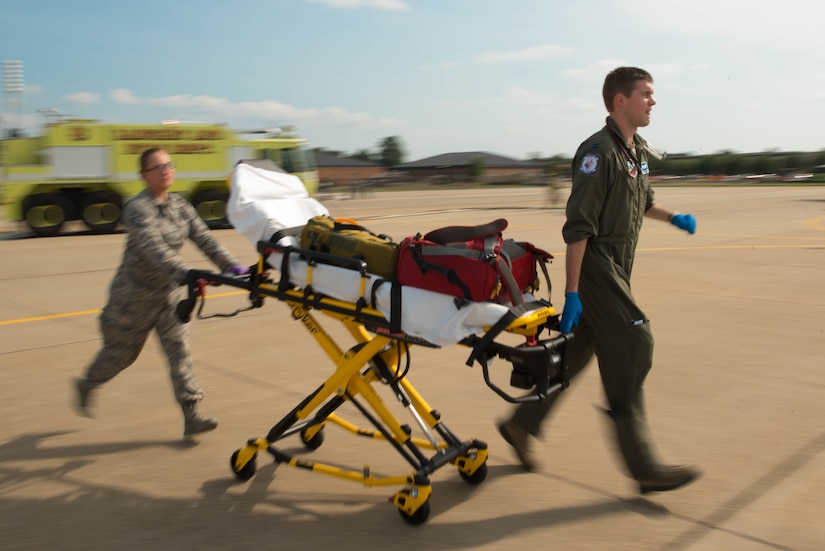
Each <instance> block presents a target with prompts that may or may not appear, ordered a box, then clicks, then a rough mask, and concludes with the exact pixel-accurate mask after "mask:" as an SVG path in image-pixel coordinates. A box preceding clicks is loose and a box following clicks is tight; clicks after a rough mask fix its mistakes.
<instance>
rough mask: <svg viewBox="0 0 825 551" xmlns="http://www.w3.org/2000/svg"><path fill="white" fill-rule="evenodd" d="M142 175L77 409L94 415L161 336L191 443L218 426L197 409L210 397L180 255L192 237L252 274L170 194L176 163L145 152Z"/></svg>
mask: <svg viewBox="0 0 825 551" xmlns="http://www.w3.org/2000/svg"><path fill="white" fill-rule="evenodd" d="M140 174H141V176H142V177H143V180H144V182H145V184H146V188H145V189H144V190H143V191H141V192H140V193H139V194H138V195H136V196H135V197H134V198H132V199H131V200H130V201H129V202H128V203H127V204H126V206H125V207H124V209H123V217H122V220H123V223H124V225H125V226H126V228H127V230H128V232H129V235H128V238H127V241H126V249H125V251H124V253H123V259H122V261H121V264H120V267H119V268H118V271H117V273H116V274H115V277H114V279H113V280H112V283H111V286H110V289H109V302H108V304H106V306H105V307H104V308H103V313H102V314H101V316H100V328H101V332H102V334H103V348H102V349H101V350H100V352H98V354H97V357H95V359H94V361H93V362H92V364H91V365H90V366H89V368H88V370H87V371H86V376H85V377H84V378H81V379H77V380H76V381H75V385H76V390H77V405H78V407H79V410H80V412H81V413H82V414H84V415H87V416H89V415H90V406H91V398H92V395H93V394H94V390H95V389H96V388H97V387H98V386H100V385H101V384H103V383H105V382H106V381H108V380H110V379H112V378H113V377H114V376H115V375H117V374H118V373H120V372H121V371H123V370H124V369H126V368H127V367H129V366H130V365H132V363H134V361H135V360H136V359H137V357H138V355H139V354H140V351H141V350H142V349H143V346H144V344H145V343H146V338H147V337H148V336H149V332H150V331H152V330H153V329H154V330H155V332H156V333H157V335H158V337H159V338H160V344H161V347H162V348H163V351H164V353H165V354H166V357H167V358H168V360H169V374H170V376H171V378H172V386H173V388H174V392H175V397H176V398H177V401H178V402H179V403H180V405H181V408H182V409H183V415H184V436H191V435H194V434H198V433H201V432H206V431H210V430H213V429H215V428H216V427H217V426H218V422H217V421H216V420H215V419H207V418H204V417H201V416H200V415H199V413H198V410H197V404H198V402H199V401H200V400H201V399H203V390H201V387H200V386H199V385H198V383H197V381H196V379H195V375H194V373H193V372H192V359H191V355H190V351H189V329H188V326H187V325H186V324H184V323H182V322H181V321H180V320H179V319H178V317H177V315H176V313H175V308H176V306H177V304H178V302H179V301H180V300H181V298H182V296H183V288H182V287H181V284H182V283H183V281H184V278H185V277H186V275H187V272H188V271H189V266H188V265H187V264H186V262H185V261H184V260H183V258H182V257H181V256H180V254H179V252H180V249H181V247H182V246H183V244H184V242H185V241H186V239H187V238H188V239H191V240H192V241H193V242H194V243H195V244H196V245H197V246H198V247H199V248H200V249H201V251H203V252H204V254H206V256H208V257H209V259H210V260H212V262H214V263H215V264H216V265H217V266H218V267H219V268H220V269H221V270H222V271H226V272H232V273H234V274H236V275H241V274H244V273H246V272H247V268H246V267H245V266H241V265H239V264H238V261H237V260H235V258H234V257H233V256H232V254H231V253H229V251H227V250H226V249H225V248H224V247H223V246H222V245H221V244H220V243H219V242H218V241H217V240H216V239H215V238H214V237H213V236H212V234H211V233H210V232H209V229H208V228H207V226H206V224H205V223H204V222H203V220H201V219H200V217H199V216H198V214H197V212H196V211H195V209H194V207H192V205H191V204H190V203H189V202H188V201H187V200H186V199H184V198H182V197H180V196H179V195H176V194H173V193H169V188H170V187H171V186H172V184H173V183H174V181H175V164H174V163H173V162H171V159H170V157H169V154H168V153H167V152H166V151H164V150H162V149H157V148H153V149H148V150H146V151H144V152H143V154H142V155H141V157H140Z"/></svg>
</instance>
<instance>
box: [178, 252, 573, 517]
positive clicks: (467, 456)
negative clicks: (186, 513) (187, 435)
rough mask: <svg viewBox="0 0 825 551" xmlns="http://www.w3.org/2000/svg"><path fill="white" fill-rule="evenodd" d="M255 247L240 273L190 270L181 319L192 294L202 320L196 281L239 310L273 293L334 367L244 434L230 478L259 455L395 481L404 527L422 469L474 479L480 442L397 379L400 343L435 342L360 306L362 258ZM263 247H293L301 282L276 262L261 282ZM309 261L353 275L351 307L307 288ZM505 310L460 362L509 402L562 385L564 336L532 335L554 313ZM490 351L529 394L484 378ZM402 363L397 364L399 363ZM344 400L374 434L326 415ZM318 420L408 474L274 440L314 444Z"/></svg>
mask: <svg viewBox="0 0 825 551" xmlns="http://www.w3.org/2000/svg"><path fill="white" fill-rule="evenodd" d="M258 250H259V252H260V258H259V260H258V262H257V264H256V265H255V266H253V267H252V269H251V274H250V275H249V276H248V277H246V278H237V277H232V276H228V275H223V274H216V273H214V272H208V271H201V270H192V271H190V273H189V276H188V278H187V286H188V289H189V294H188V297H187V298H186V299H184V300H183V301H182V302H181V303H180V304H179V306H178V316H179V317H180V319H181V320H182V321H184V322H188V321H189V320H190V319H191V314H192V311H193V310H194V307H195V303H196V301H197V299H198V298H200V299H201V301H200V307H199V309H198V316H199V317H204V316H202V315H201V312H202V310H203V305H204V301H205V292H204V291H205V286H206V285H208V284H213V285H230V286H233V287H239V288H243V289H246V290H248V291H249V299H250V306H249V307H248V308H245V309H249V308H256V307H261V306H263V303H264V299H265V298H266V297H273V298H277V299H278V300H281V301H284V302H286V304H287V305H288V306H289V308H290V309H291V313H292V317H293V319H295V320H297V321H300V322H301V324H302V325H303V326H304V327H305V328H306V329H307V331H308V332H309V333H310V335H312V337H313V338H314V339H315V340H316V341H317V342H318V344H319V345H320V346H321V348H322V349H323V350H324V352H325V353H326V354H327V355H328V356H329V357H330V359H331V360H332V361H333V363H334V364H335V370H334V372H333V373H332V374H331V375H330V376H329V377H328V378H327V379H326V380H325V381H324V382H323V383H322V384H321V386H319V387H318V388H317V389H316V390H314V391H313V392H312V393H310V394H309V395H308V396H307V397H306V398H304V399H303V400H302V401H301V402H300V403H299V404H298V405H297V406H296V407H295V408H293V409H292V411H290V412H289V413H288V414H287V415H286V416H284V417H283V418H282V419H281V420H280V421H279V422H278V423H277V424H275V425H274V426H273V427H272V428H271V429H270V431H269V433H268V434H267V436H266V437H265V438H253V439H250V440H248V441H247V443H246V445H245V446H244V447H242V448H240V449H238V450H236V451H235V452H234V453H233V454H232V456H231V458H230V465H231V468H232V472H233V473H234V474H235V476H236V477H237V478H238V479H240V480H243V481H246V480H249V479H250V478H252V476H254V474H255V470H256V459H257V457H258V454H259V453H260V452H263V451H266V452H268V453H269V454H270V455H272V457H273V458H274V460H275V462H276V463H277V464H286V465H289V466H292V467H300V468H303V469H307V470H310V471H313V472H317V473H321V474H326V475H329V476H334V477H338V478H343V479H346V480H350V481H353V482H361V483H362V484H363V485H364V486H367V487H372V486H397V485H402V486H403V488H402V489H401V490H399V491H397V492H396V493H395V494H394V495H393V496H392V498H391V502H392V503H393V504H394V505H395V506H396V507H397V509H398V511H399V513H400V515H401V517H402V518H403V519H404V520H405V521H406V522H408V523H409V524H412V525H420V524H422V523H424V522H425V521H426V520H427V518H428V517H429V515H430V503H429V500H430V496H431V495H432V485H431V482H430V475H431V474H432V473H434V472H435V471H436V470H437V469H439V468H441V467H443V466H445V465H448V464H452V465H454V466H456V468H457V469H458V472H459V475H460V476H461V477H462V478H463V479H464V480H465V481H466V482H467V483H469V484H473V485H475V484H480V483H481V482H483V481H484V479H485V478H486V476H487V457H488V450H487V444H486V443H485V442H483V441H481V440H476V439H470V440H465V441H462V440H461V439H459V438H458V437H457V436H456V435H455V434H453V433H452V432H451V431H450V430H449V429H448V428H447V427H446V426H445V425H444V423H443V421H442V419H441V415H440V413H439V412H437V411H436V410H434V409H433V408H432V407H430V405H429V404H428V403H427V402H426V401H425V400H424V398H423V397H422V396H421V395H420V394H419V393H418V392H417V391H416V390H415V388H414V387H413V385H412V384H411V383H410V381H409V380H408V378H407V377H406V375H407V371H408V369H409V364H410V355H409V351H410V346H413V345H415V344H419V345H427V346H430V347H435V346H434V345H432V344H430V343H427V342H426V341H422V340H421V339H417V338H411V337H409V336H407V335H404V334H403V333H401V332H399V328H398V327H395V326H394V324H393V323H392V322H390V321H388V320H386V318H385V317H384V315H383V314H382V313H381V312H380V311H378V310H376V309H375V308H373V307H372V306H370V305H369V304H368V301H367V298H366V296H367V294H366V283H365V282H366V278H365V275H366V273H367V268H366V264H365V263H364V262H362V261H360V260H353V259H344V258H340V257H331V256H330V255H326V254H324V253H318V252H314V251H308V250H304V249H298V248H294V247H283V246H279V245H277V244H275V243H272V242H266V241H262V242H261V243H259V246H258ZM272 252H279V253H282V254H283V258H284V262H288V261H289V258H290V255H291V254H292V253H297V254H299V255H301V258H302V259H304V260H307V261H308V265H309V268H308V274H307V281H308V284H307V287H306V288H305V289H298V288H295V287H293V286H292V285H291V284H290V283H289V282H288V281H286V278H287V277H288V276H287V275H285V273H286V272H288V268H287V267H286V264H284V265H283V266H282V270H281V276H282V277H281V281H279V282H275V281H273V280H272V279H270V277H269V272H268V266H267V257H268V256H269V254H270V253H272ZM319 263H320V264H324V263H332V264H334V265H336V266H339V267H341V266H344V267H348V268H351V269H354V270H357V271H358V272H360V274H361V297H360V299H359V300H358V301H357V302H356V303H351V302H346V301H341V300H337V299H335V298H331V297H327V296H321V295H317V294H314V293H313V292H312V289H311V282H312V273H311V272H312V270H313V267H314V266H315V265H317V264H319ZM245 309H242V310H245ZM313 311H318V312H321V313H323V314H325V315H326V316H329V317H331V318H333V319H337V320H338V321H340V322H341V323H342V324H343V325H344V327H346V329H347V330H348V332H349V334H350V335H351V336H352V337H353V339H354V340H355V345H354V346H351V347H349V348H343V347H341V346H339V345H338V343H336V342H335V340H333V338H332V336H331V335H330V334H329V333H328V332H327V331H326V330H325V329H324V328H323V326H322V325H321V324H320V323H319V322H318V320H317V319H316V317H315V316H314V315H313V313H312V312H313ZM511 312H512V314H511V315H510V316H509V317H507V318H506V319H503V320H502V321H501V322H500V323H499V324H498V325H499V327H494V328H488V329H489V330H488V331H487V334H485V335H484V336H482V337H477V336H471V337H468V338H467V339H465V340H464V341H462V342H461V344H463V345H466V346H469V347H471V348H473V354H472V355H471V357H470V359H469V360H468V362H467V363H468V365H472V363H473V362H474V361H478V362H479V363H480V364H481V366H482V370H483V373H484V380H485V382H486V383H487V385H488V386H489V387H490V388H492V389H493V390H494V391H495V392H496V393H497V394H499V395H500V396H502V397H503V398H504V399H506V400H508V401H510V402H522V401H527V400H541V399H545V398H546V397H548V396H549V395H551V394H554V393H556V392H559V391H561V390H563V389H564V388H566V387H567V385H568V380H567V367H566V360H565V354H564V350H565V345H566V343H567V341H568V340H569V339H570V338H572V335H560V336H557V337H555V338H551V339H545V340H539V339H538V337H539V334H540V333H541V332H542V330H544V329H549V328H550V326H551V324H552V323H554V322H555V323H557V322H558V319H557V316H554V315H553V314H554V313H555V310H554V309H553V307H552V305H551V304H550V303H548V302H546V301H539V302H536V303H534V304H532V305H528V306H526V307H520V308H519V309H518V310H512V311H511ZM235 313H237V312H235ZM220 315H224V314H220ZM229 315H232V314H229ZM205 317H209V316H205ZM501 331H506V332H510V333H515V334H520V335H524V336H525V340H526V342H525V344H524V345H522V346H515V347H514V346H507V345H504V344H500V343H497V342H495V339H494V338H495V336H496V335H497V334H498V333H499V332H501ZM436 348H437V347H436ZM494 357H501V358H504V359H505V360H507V361H508V362H509V363H510V364H511V365H512V367H513V371H512V373H511V385H512V386H515V387H518V388H522V389H531V388H532V389H533V392H532V393H531V394H528V395H526V396H521V397H513V396H511V395H509V394H508V393H507V392H505V391H503V390H502V389H500V388H499V387H497V386H496V385H495V384H493V383H492V381H491V379H490V377H489V371H488V368H489V366H490V364H491V363H492V360H493V358H494ZM404 359H406V366H405V367H404V368H403V369H402V367H401V364H402V360H404ZM377 384H383V385H386V386H389V387H390V388H391V390H392V392H393V394H394V395H395V397H396V399H398V400H399V401H400V402H401V404H402V405H403V406H404V407H405V408H406V409H407V410H408V411H409V412H410V413H411V416H412V417H413V419H414V420H415V422H416V423H417V425H418V428H419V429H420V430H421V431H422V432H423V433H424V435H425V438H416V437H413V436H412V432H413V431H412V429H411V428H410V426H409V425H405V424H402V423H401V422H400V421H399V420H398V419H397V418H396V417H395V415H394V414H393V413H392V412H390V410H389V409H388V408H387V407H386V405H385V404H384V402H383V401H382V399H381V397H380V396H379V394H378V392H377V390H376V389H375V388H374V387H375V386H376V385H377ZM347 402H349V403H352V404H354V405H355V407H356V408H357V409H358V410H359V411H360V412H361V413H362V414H363V415H364V417H366V418H367V419H368V420H369V421H370V422H371V423H372V425H373V426H374V427H375V430H372V429H364V428H360V427H358V426H357V425H355V424H352V423H350V422H349V421H346V420H344V419H343V418H341V417H339V416H338V415H337V414H336V413H335V412H336V410H337V409H338V408H339V407H340V406H341V405H343V404H345V403H347ZM362 402H365V403H362ZM328 423H332V424H334V425H337V426H339V427H341V428H343V429H344V430H347V431H349V432H351V433H353V434H356V435H359V436H363V437H368V438H373V439H378V440H383V441H386V442H389V443H390V444H391V445H392V446H393V447H394V448H395V449H396V451H397V452H398V453H399V454H400V455H401V456H402V457H404V459H406V460H407V462H408V463H410V464H411V465H412V467H413V468H414V470H413V471H412V472H407V473H405V474H401V475H397V476H376V475H374V474H373V473H372V472H370V468H369V467H368V466H365V467H363V468H362V469H361V470H347V469H344V468H341V467H337V466H333V465H329V464H324V463H319V462H314V461H308V460H306V459H303V458H298V457H295V456H294V455H290V454H288V453H285V452H283V451H281V450H279V449H278V448H276V447H275V446H274V444H275V443H276V442H277V441H279V440H281V439H284V438H287V437H289V436H292V435H294V434H299V437H300V439H301V442H302V443H303V444H304V446H305V447H306V448H308V449H311V450H314V449H317V448H318V447H319V446H320V445H321V444H322V443H323V439H324V438H323V436H324V433H323V429H324V427H325V426H326V425H327V424H328ZM425 450H428V451H429V452H431V455H430V456H427V455H425Z"/></svg>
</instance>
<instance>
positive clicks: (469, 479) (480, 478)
mask: <svg viewBox="0 0 825 551" xmlns="http://www.w3.org/2000/svg"><path fill="white" fill-rule="evenodd" d="M458 474H460V475H461V478H463V479H464V481H465V482H466V483H467V484H472V485H473V486H477V485H478V484H481V483H482V482H484V480H485V479H486V478H487V463H486V462H485V463H482V464H481V465H479V467H478V468H477V469H476V470H475V472H474V473H473V474H467V473H465V472H464V471H458Z"/></svg>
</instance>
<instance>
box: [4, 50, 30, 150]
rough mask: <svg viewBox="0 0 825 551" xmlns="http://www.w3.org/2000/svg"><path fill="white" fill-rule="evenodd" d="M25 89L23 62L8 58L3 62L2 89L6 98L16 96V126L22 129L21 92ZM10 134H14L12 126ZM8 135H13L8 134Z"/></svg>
mask: <svg viewBox="0 0 825 551" xmlns="http://www.w3.org/2000/svg"><path fill="white" fill-rule="evenodd" d="M25 90H26V85H25V81H24V78H23V62H22V61H20V60H10V61H4V62H3V91H4V92H5V94H6V98H7V100H10V99H12V97H14V96H16V98H15V99H16V103H17V108H18V121H17V123H18V128H17V130H19V131H22V129H23V92H24V91H25ZM10 134H16V132H15V129H14V128H12V129H11V131H10ZM9 137H14V136H13V135H10V136H9Z"/></svg>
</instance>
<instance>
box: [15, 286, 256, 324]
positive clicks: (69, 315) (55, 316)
mask: <svg viewBox="0 0 825 551" xmlns="http://www.w3.org/2000/svg"><path fill="white" fill-rule="evenodd" d="M245 294H246V292H245V291H234V292H231V293H218V294H215V295H208V296H207V298H221V297H231V296H236V295H245ZM100 312H102V310H100V309H98V310H83V311H81V312H66V313H64V314H50V315H48V316H37V317H34V318H21V319H16V320H5V321H0V325H14V324H17V323H28V322H30V321H43V320H52V319H58V318H72V317H76V316H88V315H90V314H99V313H100Z"/></svg>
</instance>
